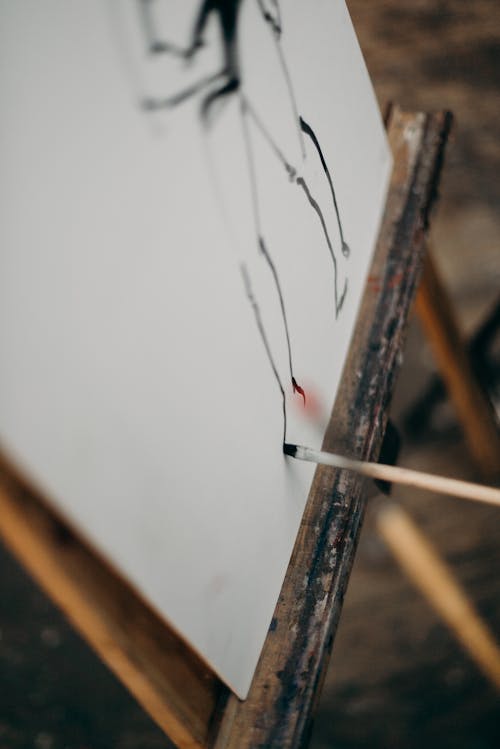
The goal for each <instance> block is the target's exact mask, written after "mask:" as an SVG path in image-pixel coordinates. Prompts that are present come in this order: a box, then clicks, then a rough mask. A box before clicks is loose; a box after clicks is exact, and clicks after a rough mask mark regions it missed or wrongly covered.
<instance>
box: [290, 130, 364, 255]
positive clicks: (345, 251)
mask: <svg viewBox="0 0 500 749" xmlns="http://www.w3.org/2000/svg"><path fill="white" fill-rule="evenodd" d="M299 121H300V128H301V130H302V132H304V133H305V134H306V135H308V136H309V138H310V139H311V140H312V142H313V144H314V147H315V148H316V151H317V152H318V156H319V159H320V161H321V166H322V167H323V171H324V172H325V175H326V178H327V180H328V184H329V185H330V192H331V193H332V199H333V206H334V208H335V214H336V216H337V224H338V227H339V234H340V241H341V244H342V254H343V255H344V257H349V255H350V252H351V251H350V249H349V245H348V244H347V242H346V241H345V239H344V232H343V231H342V222H341V220H340V211H339V207H338V204H337V197H336V195H335V188H334V187H333V180H332V177H331V174H330V170H329V169H328V165H327V163H326V160H325V157H324V155H323V151H322V150H321V146H320V145H319V141H318V138H317V136H316V133H315V132H314V130H313V129H312V127H311V126H310V125H309V124H308V123H307V122H306V121H305V120H304V118H303V117H299Z"/></svg>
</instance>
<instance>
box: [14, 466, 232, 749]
mask: <svg viewBox="0 0 500 749" xmlns="http://www.w3.org/2000/svg"><path fill="white" fill-rule="evenodd" d="M0 535H1V536H2V537H3V539H4V541H5V542H6V544H7V546H8V547H9V548H10V549H11V551H12V552H13V553H14V554H15V555H16V556H17V558H18V559H19V560H20V561H21V562H22V564H23V565H24V566H25V568H26V569H27V570H28V572H30V573H31V575H32V576H33V577H34V578H35V580H36V581H37V582H38V583H39V584H40V585H41V587H42V588H43V589H44V590H45V591H46V592H47V593H48V594H49V596H50V597H51V598H52V599H53V601H54V602H55V603H56V604H57V605H58V606H59V607H60V608H61V609H62V610H63V611H64V613H65V614H66V616H67V617H68V619H69V620H70V622H71V623H72V624H73V626H74V627H75V629H76V630H77V631H78V632H79V633H80V634H81V635H82V636H83V637H84V638H85V639H86V640H87V641H88V643H89V644H90V645H91V646H92V648H93V649H94V650H95V651H96V652H97V654H98V655H99V656H100V657H101V658H102V660H103V661H104V662H105V663H106V664H107V665H108V666H109V668H110V669H111V670H112V671H113V672H114V673H115V674H116V676H117V677H118V678H119V679H121V681H122V682H123V683H124V684H125V686H126V687H127V688H128V689H129V690H130V692H131V693H132V694H133V695H134V697H135V698H136V699H137V700H138V702H139V703H140V704H141V705H142V706H143V707H144V709H145V710H146V711H147V712H148V713H149V714H150V715H151V717H152V718H153V720H155V721H156V722H157V723H158V725H159V726H160V727H161V728H163V730H164V731H165V732H166V733H167V734H168V735H169V736H170V737H171V738H172V740H173V741H174V742H175V743H176V744H177V745H178V746H179V747H183V748H185V749H199V748H200V747H203V746H206V745H207V743H208V741H209V737H210V732H211V730H212V729H213V718H214V715H215V714H216V710H215V707H216V705H217V704H218V702H219V700H221V701H222V702H224V701H225V699H226V696H227V693H228V690H227V689H226V687H224V686H223V685H222V684H221V682H220V681H219V680H218V679H217V678H216V677H215V676H214V675H213V674H212V673H211V672H210V671H209V669H208V668H207V667H206V666H205V665H204V664H203V663H202V662H201V661H200V659H199V658H197V657H196V656H195V655H194V654H193V653H192V652H191V650H190V649H189V648H188V647H187V646H186V645H185V644H184V643H183V642H182V640H181V639H180V638H179V637H178V636H177V635H176V633H175V632H173V631H172V630H171V629H170V628H169V627H168V626H167V625H166V623H165V622H164V621H163V620H162V619H161V618H160V617H159V616H157V615H156V614H155V612H154V611H152V610H151V609H150V608H149V607H148V606H147V604H145V603H144V602H143V600H142V599H141V597H140V596H139V595H138V593H137V592H136V591H135V590H134V589H133V588H132V587H131V586H129V585H128V584H127V582H126V581H125V580H123V578H121V577H120V575H119V574H118V573H116V572H115V571H114V570H113V569H112V568H111V567H110V566H109V565H108V564H107V563H106V562H105V561H104V560H103V559H102V558H100V557H99V555H98V554H96V553H95V551H94V550H93V549H92V548H91V547H90V546H89V545H87V544H86V543H85V541H84V540H82V538H80V537H79V536H78V534H77V533H75V532H74V531H73V529H72V528H71V527H70V526H69V525H68V524H67V523H65V522H64V520H63V519H62V518H61V517H59V516H58V515H57V513H55V512H54V511H52V509H51V507H50V504H49V503H48V502H46V501H45V500H44V499H43V498H41V497H40V495H39V494H38V493H37V492H35V491H34V490H33V489H32V488H31V487H30V486H29V485H28V484H27V483H26V482H25V481H24V480H23V479H21V478H20V477H19V476H18V475H17V474H16V471H15V469H14V468H13V467H12V466H11V465H10V464H9V463H8V462H7V460H6V459H5V458H2V459H1V460H0Z"/></svg>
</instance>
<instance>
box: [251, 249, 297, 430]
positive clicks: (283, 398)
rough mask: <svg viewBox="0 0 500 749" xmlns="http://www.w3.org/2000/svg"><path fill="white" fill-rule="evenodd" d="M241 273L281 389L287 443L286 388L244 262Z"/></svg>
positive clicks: (270, 362)
mask: <svg viewBox="0 0 500 749" xmlns="http://www.w3.org/2000/svg"><path fill="white" fill-rule="evenodd" d="M240 270H241V275H242V276H243V283H244V285H245V291H246V295H247V297H248V301H249V302H250V305H251V307H252V309H253V313H254V316H255V322H256V323H257V328H258V330H259V333H260V337H261V339H262V343H263V344H264V348H265V350H266V354H267V358H268V359H269V364H270V365H271V369H272V370H273V374H274V377H275V379H276V382H277V383H278V387H279V389H280V393H281V399H282V403H283V444H286V427H287V419H286V396H285V389H284V387H283V384H282V382H281V379H280V376H279V373H278V368H277V367H276V363H275V361H274V359H273V355H272V352H271V347H270V346H269V341H268V340H267V335H266V331H265V328H264V324H263V322H262V316H261V314H260V309H259V305H258V304H257V300H256V299H255V296H254V293H253V291H252V285H251V283H250V276H249V274H248V271H247V268H246V265H245V264H244V263H242V264H241V265H240Z"/></svg>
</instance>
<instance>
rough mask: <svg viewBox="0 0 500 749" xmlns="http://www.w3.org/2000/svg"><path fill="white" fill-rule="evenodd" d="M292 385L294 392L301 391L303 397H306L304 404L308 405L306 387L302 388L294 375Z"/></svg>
mask: <svg viewBox="0 0 500 749" xmlns="http://www.w3.org/2000/svg"><path fill="white" fill-rule="evenodd" d="M292 387H293V392H294V393H299V394H300V395H301V396H302V398H303V399H304V406H305V405H306V393H305V390H304V388H301V387H300V385H299V384H297V380H296V379H295V377H292Z"/></svg>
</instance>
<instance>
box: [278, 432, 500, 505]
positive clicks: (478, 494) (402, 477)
mask: <svg viewBox="0 0 500 749" xmlns="http://www.w3.org/2000/svg"><path fill="white" fill-rule="evenodd" d="M284 451H285V454H286V455H290V456H291V457H294V458H297V459H298V460H307V461H309V462H311V463H320V464H321V465H326V466H333V467H334V468H341V469H343V470H347V471H354V472H355V473H360V474H361V475H362V476H369V477H370V478H372V479H379V480H382V481H389V482H391V483H394V484H404V485H406V486H415V487H417V488H419V489H426V490H427V491H433V492H437V493H438V494H449V495H451V496H454V497H460V498H462V499H471V500H474V501H476V502H487V503H489V504H492V505H498V506H499V507H500V489H496V488H494V487H492V486H483V485H482V484H474V483H472V482H470V481H461V480H459V479H451V478H447V477H445V476H435V475H434V474H432V473H423V472H421V471H413V470H411V469H410V468H400V467H399V466H390V465H385V464H383V463H369V462H365V461H362V460H354V459H352V458H345V457H344V456H343V455H336V454H335V453H328V452H324V451H321V450H313V449H312V448H310V447H303V446H301V445H290V444H287V445H285V450H284Z"/></svg>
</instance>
